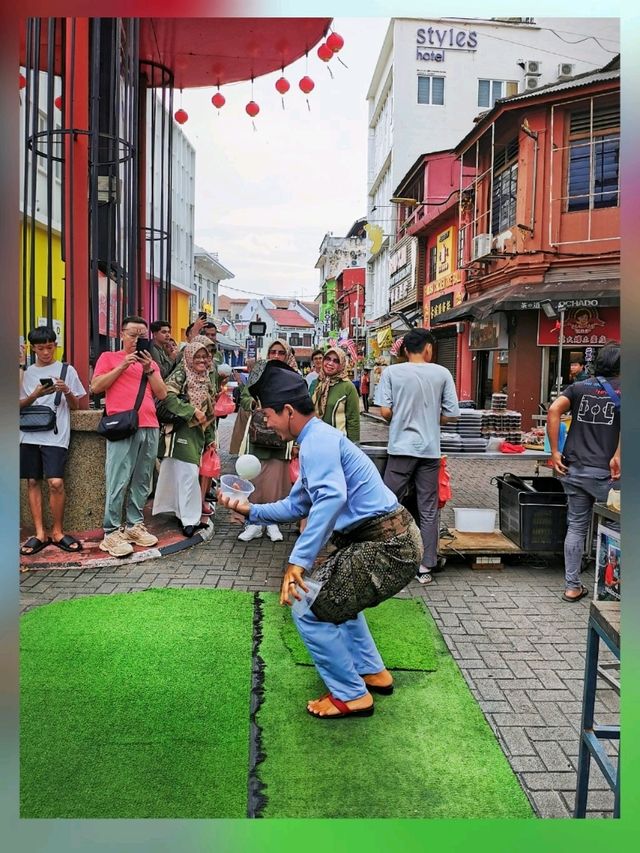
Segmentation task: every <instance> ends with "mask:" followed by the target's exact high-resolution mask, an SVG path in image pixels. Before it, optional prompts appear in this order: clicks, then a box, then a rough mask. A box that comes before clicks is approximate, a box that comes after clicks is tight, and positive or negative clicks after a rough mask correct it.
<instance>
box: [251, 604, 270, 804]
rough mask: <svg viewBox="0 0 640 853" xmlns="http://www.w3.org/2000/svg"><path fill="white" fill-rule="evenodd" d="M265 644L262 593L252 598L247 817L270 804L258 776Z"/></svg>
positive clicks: (260, 749) (262, 752)
mask: <svg viewBox="0 0 640 853" xmlns="http://www.w3.org/2000/svg"><path fill="white" fill-rule="evenodd" d="M261 643H262V600H261V598H260V593H258V592H255V593H254V594H253V646H252V650H251V698H250V713H249V775H248V780H247V781H248V790H247V817H262V811H263V810H264V807H265V806H266V804H267V798H266V796H265V793H264V791H265V785H264V783H263V782H262V780H261V779H260V777H259V776H258V765H259V764H260V763H261V762H262V761H264V759H265V758H266V755H265V752H264V750H263V748H262V727H261V726H260V725H259V724H258V722H257V719H256V716H257V713H258V711H259V710H260V706H261V705H262V703H263V701H264V670H265V663H264V660H263V659H262V658H261V657H260V645H261Z"/></svg>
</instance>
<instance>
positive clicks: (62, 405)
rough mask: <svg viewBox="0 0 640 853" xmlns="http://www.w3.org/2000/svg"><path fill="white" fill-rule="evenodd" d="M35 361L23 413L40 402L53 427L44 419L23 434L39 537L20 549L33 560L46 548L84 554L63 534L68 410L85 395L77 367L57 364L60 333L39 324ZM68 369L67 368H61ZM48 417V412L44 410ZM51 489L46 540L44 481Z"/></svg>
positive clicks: (23, 471) (33, 339)
mask: <svg viewBox="0 0 640 853" xmlns="http://www.w3.org/2000/svg"><path fill="white" fill-rule="evenodd" d="M28 341H29V344H30V345H31V349H32V351H33V352H34V353H35V355H36V362H35V364H32V365H31V366H30V367H28V368H27V369H26V371H25V373H24V378H23V380H22V387H21V389H20V410H21V412H22V411H25V410H26V409H27V408H28V407H29V406H33V404H34V403H35V404H38V405H39V406H48V407H49V408H50V409H51V410H52V413H53V414H52V415H51V418H50V424H48V425H47V424H46V423H45V422H44V421H43V423H42V425H41V427H44V428H38V429H36V430H34V431H29V432H23V431H21V432H20V477H21V478H22V479H25V480H27V490H28V497H29V509H30V510H31V517H32V519H33V526H34V528H35V535H34V536H31V537H29V539H27V541H26V542H25V543H24V544H23V545H22V546H21V548H20V554H21V555H22V556H24V557H29V556H31V555H32V554H37V553H38V551H41V550H42V549H43V548H44V547H46V546H47V545H50V544H53V545H57V547H58V548H62V549H63V550H64V551H71V552H76V551H81V550H82V545H81V543H80V542H78V540H77V539H76V538H75V537H74V536H71V535H70V534H68V533H67V534H65V532H64V526H63V523H64V501H65V492H64V469H65V466H66V464H67V454H68V450H69V439H70V437H71V423H70V417H69V411H70V410H71V409H77V408H78V401H79V400H80V399H81V398H82V397H84V396H85V394H86V393H87V392H86V391H85V390H84V388H83V386H82V383H81V382H80V379H79V377H78V374H77V373H76V371H75V368H74V367H72V366H71V365H70V364H67V365H63V364H62V363H61V362H59V361H57V360H56V347H57V343H56V333H55V332H54V330H53V329H51V328H49V327H48V326H38V327H37V328H35V329H32V330H31V331H30V332H29V335H28ZM65 367H66V370H64V372H63V369H64V368H65ZM45 414H46V412H45ZM44 478H46V480H47V484H48V486H49V506H50V508H51V518H52V528H51V539H49V538H47V535H46V533H45V529H44V523H43V518H42V488H41V487H42V480H43V479H44Z"/></svg>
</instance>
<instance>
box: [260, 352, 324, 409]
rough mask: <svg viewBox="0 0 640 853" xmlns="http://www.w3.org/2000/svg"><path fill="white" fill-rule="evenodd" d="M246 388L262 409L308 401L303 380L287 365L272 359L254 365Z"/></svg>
mask: <svg viewBox="0 0 640 853" xmlns="http://www.w3.org/2000/svg"><path fill="white" fill-rule="evenodd" d="M247 387H248V389H249V393H250V394H251V396H252V397H256V398H257V399H258V400H259V401H260V405H261V406H262V407H263V408H264V409H277V408H279V407H280V406H284V404H285V403H290V404H292V405H293V404H294V403H300V402H302V400H305V399H309V388H308V386H307V382H306V380H305V378H304V377H303V376H301V375H300V374H299V373H298V371H297V370H294V369H293V368H292V367H290V366H289V365H288V364H285V363H284V362H282V361H276V360H274V359H269V360H268V361H261V362H258V364H256V366H255V367H254V369H253V370H252V371H251V375H250V376H249V379H248V381H247Z"/></svg>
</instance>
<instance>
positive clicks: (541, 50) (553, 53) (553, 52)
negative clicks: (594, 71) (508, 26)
mask: <svg viewBox="0 0 640 853" xmlns="http://www.w3.org/2000/svg"><path fill="white" fill-rule="evenodd" d="M483 36H484V37H485V38H491V39H495V40H496V41H503V42H506V43H507V44H515V45H517V46H518V47H526V48H529V50H531V51H535V52H536V53H550V54H551V56H557V57H559V58H560V59H572V60H573V61H574V62H585V63H586V64H587V65H593V66H594V68H598V67H599V66H600V65H601V63H600V62H592V61H591V60H589V59H584V57H582V56H567V55H566V54H564V53H558V51H557V50H547V49H546V48H543V47H538V46H537V45H531V44H525V43H524V42H521V41H513V39H505V38H501V37H500V36H494V35H493V34H491V33H483ZM603 50H605V48H603ZM606 52H607V53H611V52H612V51H609V50H606ZM613 52H614V53H616V54H617V53H619V52H620V51H613Z"/></svg>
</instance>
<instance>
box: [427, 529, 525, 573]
mask: <svg viewBox="0 0 640 853" xmlns="http://www.w3.org/2000/svg"><path fill="white" fill-rule="evenodd" d="M450 532H451V534H452V535H453V538H452V539H449V538H446V539H441V540H440V542H439V547H438V553H439V554H440V555H441V556H442V557H453V556H462V557H472V558H473V562H472V564H471V568H472V569H480V570H485V571H487V570H491V571H495V570H497V569H503V568H504V565H503V563H502V557H503V556H505V555H508V554H522V553H523V552H522V550H521V549H520V548H519V547H518V545H516V544H515V542H512V541H511V539H507V537H506V536H505V535H504V534H503V533H501V532H500V530H494V531H493V533H462V532H461V531H459V530H455V529H452V530H450Z"/></svg>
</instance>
